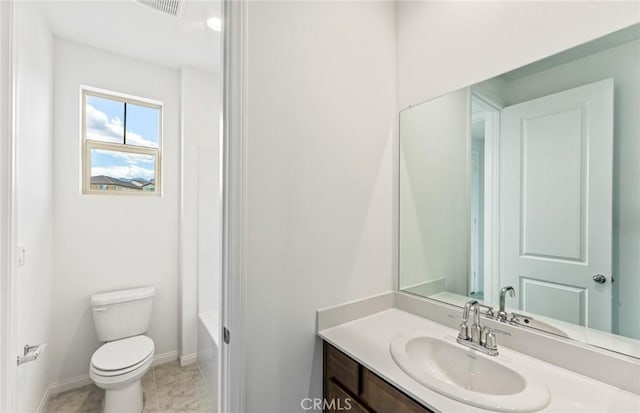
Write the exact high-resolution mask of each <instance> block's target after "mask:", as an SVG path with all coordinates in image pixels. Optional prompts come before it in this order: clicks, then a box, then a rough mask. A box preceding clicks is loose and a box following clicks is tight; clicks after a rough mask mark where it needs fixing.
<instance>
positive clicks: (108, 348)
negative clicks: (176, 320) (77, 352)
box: [89, 287, 156, 413]
mask: <svg viewBox="0 0 640 413" xmlns="http://www.w3.org/2000/svg"><path fill="white" fill-rule="evenodd" d="M155 293H156V289H155V287H142V288H133V289H128V290H119V291H110V292H105V293H99V294H94V295H92V296H91V309H92V312H93V322H94V324H95V328H96V334H97V336H98V340H99V341H101V342H103V343H104V344H103V345H102V346H100V348H98V349H97V350H96V351H95V352H94V353H93V356H92V357H91V365H90V367H89V376H90V377H91V380H93V382H94V383H95V385H96V386H98V387H100V388H101V389H104V390H105V396H104V409H103V412H104V413H140V412H142V408H143V405H144V400H143V395H142V383H141V379H142V376H144V374H145V373H146V372H147V370H149V367H151V363H152V362H153V355H154V344H153V340H152V339H151V338H149V337H147V336H145V335H144V333H145V332H146V331H147V330H148V329H149V322H150V320H151V309H152V301H153V296H154V295H155Z"/></svg>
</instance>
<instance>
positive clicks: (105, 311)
mask: <svg viewBox="0 0 640 413" xmlns="http://www.w3.org/2000/svg"><path fill="white" fill-rule="evenodd" d="M155 294H156V288H155V287H141V288H131V289H128V290H119V291H109V292H105V293H99V294H93V295H92V296H91V309H92V312H93V323H94V325H95V327H96V333H97V335H98V340H100V341H103V342H104V341H113V340H119V339H121V338H126V337H131V336H137V335H140V334H144V333H145V332H146V331H147V330H148V329H149V323H150V321H151V309H152V301H153V296H154V295H155Z"/></svg>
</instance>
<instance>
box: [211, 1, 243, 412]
mask: <svg viewBox="0 0 640 413" xmlns="http://www.w3.org/2000/svg"><path fill="white" fill-rule="evenodd" d="M222 15H223V20H222V21H223V25H222V27H223V30H222V44H223V57H222V59H223V60H222V72H223V73H222V78H223V85H222V86H223V88H222V90H223V105H222V147H221V149H222V151H221V153H222V188H223V190H222V192H223V195H222V226H221V228H222V260H221V261H222V276H221V282H222V285H221V287H222V288H221V294H222V297H221V298H222V306H221V321H222V323H221V326H222V328H221V329H222V330H223V331H221V335H220V337H222V338H223V340H221V341H220V347H219V348H220V350H219V356H220V358H219V360H220V363H219V369H218V370H219V375H220V376H219V385H218V387H219V388H218V391H219V393H218V394H219V399H220V401H219V407H220V410H219V411H220V412H221V413H235V412H243V411H245V403H244V401H245V381H246V379H245V360H246V350H245V345H244V341H245V340H244V339H245V337H247V336H248V335H247V334H245V331H244V330H245V320H244V319H245V310H244V309H245V296H246V259H245V255H246V251H247V244H246V243H247V239H248V237H247V209H246V196H247V195H246V187H247V185H246V176H247V171H246V170H247V163H246V156H247V155H246V135H245V134H246V130H247V127H246V124H247V111H246V100H247V99H246V93H247V83H248V81H247V28H248V25H247V19H248V4H247V1H246V0H223V2H222ZM225 329H226V330H228V331H229V334H230V341H229V343H226V340H225V338H224V332H225Z"/></svg>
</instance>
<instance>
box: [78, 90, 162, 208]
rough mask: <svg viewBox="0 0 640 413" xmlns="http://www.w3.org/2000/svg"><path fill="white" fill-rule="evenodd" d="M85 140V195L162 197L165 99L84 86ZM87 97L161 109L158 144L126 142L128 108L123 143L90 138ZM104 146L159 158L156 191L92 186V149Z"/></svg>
mask: <svg viewBox="0 0 640 413" xmlns="http://www.w3.org/2000/svg"><path fill="white" fill-rule="evenodd" d="M80 92H81V105H82V108H81V111H80V113H81V117H82V118H81V132H80V136H81V140H82V183H81V189H82V194H83V195H117V196H121V195H123V196H129V195H131V196H157V197H161V196H162V143H163V135H164V133H163V132H164V131H163V118H164V105H163V102H161V101H157V100H152V99H145V98H141V97H138V96H132V95H128V94H124V93H118V92H113V91H108V90H104V89H97V88H93V87H89V86H81V87H80ZM87 96H95V97H98V98H102V99H109V100H114V101H118V102H122V103H124V104H133V105H137V106H145V107H148V108H152V109H157V110H159V116H158V123H159V125H158V147H157V148H152V147H148V146H137V145H132V144H127V143H124V142H126V133H127V131H126V116H127V115H126V110H125V115H124V117H125V119H123V124H124V126H123V128H124V131H123V143H114V142H103V141H97V140H92V139H87ZM92 149H94V150H95V149H102V150H107V151H116V152H129V153H136V154H141V155H151V156H153V157H154V158H155V168H154V187H155V190H154V191H145V190H140V191H109V190H101V189H91V150H92Z"/></svg>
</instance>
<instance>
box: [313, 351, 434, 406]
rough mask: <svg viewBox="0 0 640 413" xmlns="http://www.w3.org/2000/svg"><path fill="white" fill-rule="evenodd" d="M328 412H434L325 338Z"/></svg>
mask: <svg viewBox="0 0 640 413" xmlns="http://www.w3.org/2000/svg"><path fill="white" fill-rule="evenodd" d="M323 351H324V399H325V410H324V411H325V413H344V412H352V413H433V412H432V411H431V410H429V409H427V408H426V407H424V406H422V405H421V404H419V403H418V402H416V401H414V400H413V399H411V398H410V397H409V396H407V395H405V394H404V393H402V392H401V391H400V390H398V389H396V388H395V387H393V386H392V385H390V384H389V383H387V382H386V381H384V380H383V379H381V378H380V377H378V376H377V375H375V374H374V373H372V372H371V371H370V370H368V369H367V368H366V367H364V366H362V365H360V364H359V363H358V362H356V361H355V360H353V359H352V358H350V357H349V356H347V355H346V354H344V353H342V352H341V351H340V350H338V349H336V348H335V347H333V346H332V345H331V344H329V343H327V342H326V341H325V342H324V349H323Z"/></svg>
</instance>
